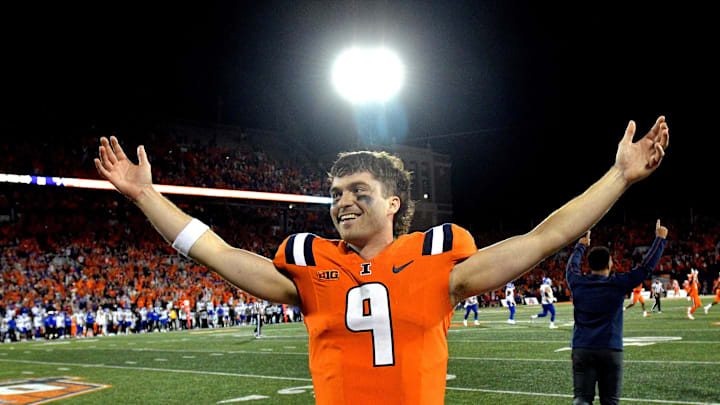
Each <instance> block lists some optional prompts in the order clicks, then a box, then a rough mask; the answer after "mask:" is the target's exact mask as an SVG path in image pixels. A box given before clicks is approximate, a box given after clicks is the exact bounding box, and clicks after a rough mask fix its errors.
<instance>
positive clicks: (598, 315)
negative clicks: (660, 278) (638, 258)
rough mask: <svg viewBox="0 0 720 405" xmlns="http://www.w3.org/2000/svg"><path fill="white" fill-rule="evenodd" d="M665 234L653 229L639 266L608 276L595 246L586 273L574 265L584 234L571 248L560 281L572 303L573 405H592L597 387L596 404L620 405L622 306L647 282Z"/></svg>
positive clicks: (605, 258)
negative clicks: (570, 294)
mask: <svg viewBox="0 0 720 405" xmlns="http://www.w3.org/2000/svg"><path fill="white" fill-rule="evenodd" d="M667 234H668V230H667V228H665V227H664V226H662V225H660V220H658V221H657V223H656V225H655V236H656V237H655V241H654V242H653V244H652V246H651V247H650V249H649V250H648V252H647V254H646V255H645V258H643V260H642V262H641V263H640V264H639V265H638V266H636V267H635V268H633V269H632V270H631V271H628V272H625V273H612V272H611V271H612V267H613V261H612V257H611V255H610V250H609V249H608V248H606V247H603V246H596V247H593V248H592V249H590V252H589V253H588V265H589V267H590V273H589V274H587V275H584V274H583V272H582V270H581V268H580V264H581V262H582V257H583V254H584V253H585V249H587V247H588V246H590V231H588V232H587V234H586V235H585V236H583V237H582V238H580V240H579V241H578V243H577V244H576V245H575V249H574V250H573V253H572V255H571V256H570V260H569V261H568V265H567V272H566V275H565V277H566V279H567V284H568V287H569V288H570V292H571V293H572V299H573V307H574V308H573V316H574V318H575V326H574V328H573V335H572V343H571V345H570V346H571V347H572V364H573V386H574V398H573V405H584V404H592V402H593V399H594V398H595V384H596V383H597V386H598V391H599V394H600V403H601V404H603V405H604V404H617V403H619V402H620V392H621V391H622V374H623V354H622V350H623V343H622V337H623V301H624V300H625V296H626V295H627V294H628V293H629V292H630V291H631V290H632V289H633V288H634V287H635V286H637V285H638V284H640V283H641V282H642V281H643V280H645V279H646V278H648V277H650V274H651V273H652V271H653V269H654V268H655V266H657V264H658V262H659V261H660V256H661V255H662V252H663V250H664V249H665V244H666V243H667V241H666V238H667Z"/></svg>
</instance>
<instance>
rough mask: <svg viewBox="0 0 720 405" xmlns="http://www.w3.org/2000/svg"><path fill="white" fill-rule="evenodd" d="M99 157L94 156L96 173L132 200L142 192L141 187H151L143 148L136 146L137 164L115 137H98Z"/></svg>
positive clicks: (147, 163)
mask: <svg viewBox="0 0 720 405" xmlns="http://www.w3.org/2000/svg"><path fill="white" fill-rule="evenodd" d="M99 149H100V158H95V167H96V168H97V171H98V173H100V175H101V176H102V177H104V178H106V179H107V180H108V181H110V183H112V185H113V186H115V188H116V189H117V190H118V191H119V192H121V193H122V194H124V195H125V196H127V197H128V198H130V199H131V200H133V201H137V199H138V198H139V197H140V195H141V194H142V191H143V189H145V188H146V187H152V174H151V172H150V162H149V161H148V158H147V154H146V153H145V148H144V147H143V146H140V147H138V160H139V164H137V165H136V164H135V163H133V162H132V161H130V159H128V157H127V155H125V152H124V151H123V149H122V147H121V146H120V143H119V142H118V140H117V138H115V137H114V136H111V137H110V141H108V139H107V138H105V137H102V138H100V148H99Z"/></svg>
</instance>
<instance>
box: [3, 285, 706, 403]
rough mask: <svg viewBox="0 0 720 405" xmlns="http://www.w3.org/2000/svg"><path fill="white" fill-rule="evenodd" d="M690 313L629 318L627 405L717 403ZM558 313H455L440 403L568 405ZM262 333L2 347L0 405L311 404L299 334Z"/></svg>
mask: <svg viewBox="0 0 720 405" xmlns="http://www.w3.org/2000/svg"><path fill="white" fill-rule="evenodd" d="M710 302H711V297H703V303H704V304H708V303H710ZM687 304H688V301H686V300H685V299H674V300H668V299H666V300H664V301H663V310H664V311H663V313H662V314H657V313H655V314H652V316H651V317H649V318H643V317H642V310H641V308H640V307H639V305H636V306H635V307H633V308H631V309H629V310H628V311H627V312H626V313H625V352H624V353H625V354H624V356H625V374H624V380H623V403H627V404H635V403H637V404H707V403H720V305H718V306H715V307H713V308H712V309H711V310H710V313H709V314H707V315H706V314H705V313H704V312H703V310H702V308H700V309H699V310H698V311H696V313H695V318H696V319H695V320H694V321H691V320H689V319H687V318H686V317H685V314H686V310H685V308H686V306H687ZM651 305H652V303H648V309H650V306H651ZM556 308H557V318H556V320H555V324H556V325H557V326H559V328H558V329H549V328H548V320H547V319H542V318H539V319H537V320H535V321H534V322H530V315H532V314H535V313H537V312H538V310H539V307H538V306H533V307H528V306H519V307H518V311H517V312H516V315H515V319H516V320H517V324H516V325H508V324H507V323H506V320H507V316H508V311H507V309H505V308H492V309H484V310H482V311H481V312H480V315H479V321H480V325H478V326H476V325H473V323H472V321H470V322H469V326H467V327H465V326H463V324H462V318H463V316H464V311H463V312H460V311H458V312H456V313H455V316H454V318H453V322H454V323H453V326H452V327H451V328H450V331H449V333H448V341H449V347H450V360H449V362H448V382H447V394H446V401H445V402H446V404H495V403H502V404H504V405H508V404H558V403H571V402H572V380H571V362H570V350H569V342H570V337H571V334H572V305H569V304H564V305H557V306H556ZM471 319H472V317H471ZM263 334H264V338H262V339H255V338H254V337H253V336H252V328H251V327H248V326H245V327H237V328H227V329H210V330H207V329H205V330H196V331H192V332H169V333H152V334H142V335H129V336H125V335H123V336H107V337H100V338H85V339H67V340H53V341H36V342H23V343H11V344H8V343H5V344H0V404H3V403H29V402H28V401H30V402H32V401H35V403H37V402H38V401H42V400H46V399H47V398H51V397H53V396H55V397H57V396H59V395H66V397H65V398H62V399H60V400H59V402H57V403H68V404H99V403H102V404H140V403H151V404H221V403H248V404H268V405H269V404H278V405H279V404H312V403H313V402H314V401H313V391H312V382H311V379H310V372H309V371H308V355H307V350H308V338H307V332H306V331H305V327H304V325H303V324H302V323H294V324H280V325H268V326H265V327H264V328H263ZM58 387H70V388H68V389H69V391H67V390H66V391H67V392H64V391H62V390H60V389H59V388H58ZM73 387H75V388H73ZM73 390H74V391H73Z"/></svg>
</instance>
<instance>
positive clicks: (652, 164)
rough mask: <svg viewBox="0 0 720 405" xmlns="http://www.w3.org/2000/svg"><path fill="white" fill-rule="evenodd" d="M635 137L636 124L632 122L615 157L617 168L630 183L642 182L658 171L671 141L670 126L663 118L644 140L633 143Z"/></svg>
mask: <svg viewBox="0 0 720 405" xmlns="http://www.w3.org/2000/svg"><path fill="white" fill-rule="evenodd" d="M634 135H635V122H634V121H630V123H629V124H628V127H627V129H626V130H625V136H623V139H622V141H620V144H619V145H618V151H617V155H616V156H615V166H616V167H617V168H618V169H620V171H621V172H622V173H623V175H624V176H625V179H626V180H627V181H628V183H634V182H636V181H638V180H642V179H644V178H645V177H647V176H649V175H650V173H652V172H653V171H654V170H655V169H657V167H658V166H659V165H660V162H661V161H662V158H663V157H664V156H665V149H667V147H668V144H669V141H670V133H669V131H668V126H667V123H666V122H665V117H662V116H661V117H659V118H658V119H657V121H655V125H653V127H652V128H651V129H650V132H648V133H647V135H645V136H644V137H643V138H642V139H640V140H639V141H637V142H633V137H634Z"/></svg>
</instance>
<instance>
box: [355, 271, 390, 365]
mask: <svg viewBox="0 0 720 405" xmlns="http://www.w3.org/2000/svg"><path fill="white" fill-rule="evenodd" d="M345 325H346V326H347V328H348V329H349V330H351V331H352V332H370V333H371V334H372V344H373V365H374V366H375V367H382V366H393V365H395V348H394V343H393V331H392V321H391V319H390V295H389V293H388V289H387V287H385V286H384V285H382V284H380V283H367V284H363V285H359V286H357V287H353V288H351V289H350V290H348V292H347V302H346V304H345Z"/></svg>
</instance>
